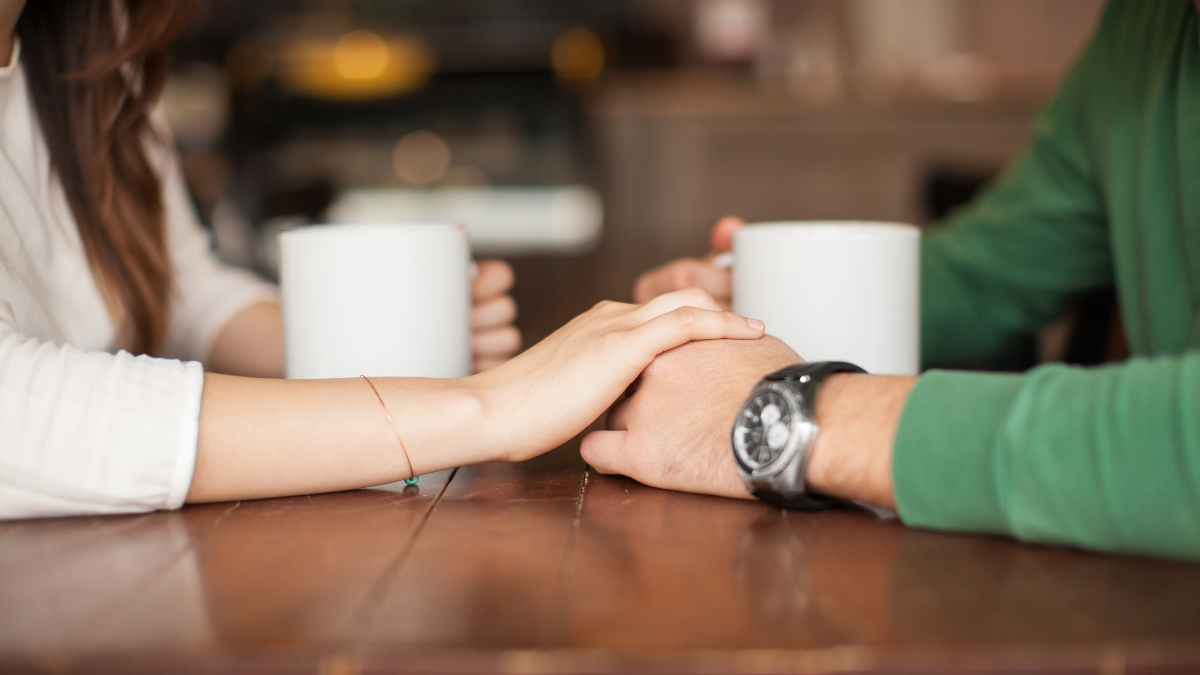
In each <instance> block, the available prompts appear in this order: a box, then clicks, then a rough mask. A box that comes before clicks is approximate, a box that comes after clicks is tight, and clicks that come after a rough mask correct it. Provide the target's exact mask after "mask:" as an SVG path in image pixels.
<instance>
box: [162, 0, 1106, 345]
mask: <svg viewBox="0 0 1200 675" xmlns="http://www.w3.org/2000/svg"><path fill="white" fill-rule="evenodd" d="M1102 8H1103V2H1101V0H1057V1H1055V2H1043V1H1042V0H845V1H840V0H587V1H581V2H571V3H564V2H555V1H552V0H487V1H486V2H484V1H481V0H405V1H403V2H397V1H391V2H388V1H382V0H304V1H303V2H284V1H281V0H258V1H256V2H242V1H239V0H211V1H210V2H205V3H202V4H201V5H200V7H199V10H198V14H197V16H196V17H195V19H194V20H193V22H192V24H191V26H190V28H189V29H188V32H187V33H186V34H185V36H184V38H183V39H181V40H180V41H179V42H178V43H177V45H176V54H175V62H174V64H175V65H174V68H175V72H174V75H173V77H172V78H171V80H170V83H169V85H168V90H167V93H166V96H165V101H166V105H165V107H166V112H167V114H168V116H169V118H170V121H171V125H172V128H173V130H174V133H175V136H176V141H177V143H178V145H179V148H180V151H181V153H182V154H183V161H184V167H185V171H186V174H187V177H188V179H189V183H190V186H191V190H192V194H193V196H194V199H195V201H196V204H197V206H198V208H199V210H200V212H201V214H202V216H203V218H204V219H205V221H206V223H207V224H208V225H210V226H211V228H212V230H213V234H214V238H215V243H216V247H217V249H218V251H219V253H220V254H221V255H222V256H223V257H224V258H225V259H226V260H228V261H230V262H233V263H236V264H239V265H243V266H246V267H249V268H252V269H255V270H257V271H258V272H260V273H262V274H263V275H265V276H267V277H274V276H276V275H277V273H278V251H277V245H276V243H275V241H276V237H277V235H278V233H279V232H281V231H283V230H286V229H289V228H293V227H300V226H303V225H305V224H308V223H317V222H331V221H338V222H341V221H355V222H358V221H381V220H389V219H391V220H395V219H414V218H417V219H419V218H428V219H439V220H445V219H455V220H462V221H465V222H466V223H467V224H468V229H469V231H470V234H471V237H472V242H473V247H474V248H475V250H476V252H477V253H478V254H479V255H499V256H503V257H505V258H507V259H509V260H510V261H511V262H512V263H513V265H514V268H515V269H516V272H517V286H516V290H515V296H516V299H517V301H518V305H519V306H520V307H522V316H521V318H520V319H519V320H518V322H519V325H520V327H521V328H522V329H523V330H524V332H525V335H526V344H532V343H533V342H534V341H536V340H538V339H540V338H541V337H544V336H545V335H546V334H548V333H549V332H550V331H552V330H553V329H554V328H555V327H557V326H558V325H561V323H562V321H564V320H565V319H567V318H569V317H570V316H572V315H573V314H574V313H576V312H578V311H582V310H583V309H586V308H587V307H588V306H590V305H591V304H593V303H594V302H596V301H597V300H599V299H602V298H611V299H618V300H628V299H629V298H630V294H631V288H632V284H633V282H634V280H635V278H636V276H637V274H638V273H639V272H641V271H644V270H645V269H647V268H649V267H651V266H653V265H656V264H660V263H661V262H664V261H666V260H669V259H672V258H675V257H679V256H684V255H699V254H701V253H703V252H704V251H705V250H706V249H707V245H708V232H709V229H710V227H711V226H712V224H713V223H714V222H715V221H716V220H717V219H718V218H719V217H721V216H722V215H725V214H736V215H740V216H742V217H744V218H746V219H748V220H769V219H864V220H887V221H901V222H913V223H918V224H924V223H929V222H932V221H935V220H937V219H938V218H940V217H941V216H943V215H945V214H946V213H947V212H948V211H949V210H951V209H953V208H954V207H955V206H956V205H958V204H960V203H962V202H964V201H965V200H966V199H968V198H969V197H970V196H971V194H972V193H973V192H974V191H975V190H977V189H978V188H979V187H980V186H981V185H982V184H984V183H985V182H986V181H987V180H988V179H989V178H990V177H992V176H993V175H995V174H996V173H997V171H998V170H1000V169H1001V168H1002V167H1003V166H1005V164H1006V163H1007V162H1009V161H1010V160H1011V159H1012V158H1013V157H1014V156H1015V155H1016V154H1017V153H1018V152H1019V151H1020V150H1021V149H1022V147H1023V146H1024V145H1025V144H1026V142H1027V141H1028V139H1029V138H1030V133H1031V126H1032V121H1033V117H1034V115H1035V113H1036V111H1037V110H1038V109H1039V108H1040V106H1042V105H1044V104H1045V103H1046V102H1047V101H1048V100H1049V98H1050V97H1051V96H1052V95H1053V92H1054V91H1055V88H1056V86H1057V84H1058V82H1059V81H1060V79H1061V77H1062V76H1063V74H1064V72H1065V70H1066V69H1067V68H1068V67H1069V66H1070V64H1071V63H1072V61H1073V59H1074V58H1076V56H1077V55H1078V53H1079V52H1080V50H1081V49H1082V48H1083V46H1084V45H1085V44H1086V41H1087V39H1088V37H1089V36H1090V34H1091V32H1092V30H1093V29H1094V27H1095V24H1096V22H1097V20H1098V17H1099V14H1100V12H1101V10H1102ZM565 289H573V290H572V291H570V292H568V291H567V290H565ZM580 289H586V290H585V291H581V290H580ZM556 294H557V295H561V296H563V297H557V295H556ZM551 296H554V297H555V299H556V300H557V302H556V304H557V305H562V306H563V313H562V315H561V316H559V315H557V314H555V315H546V314H539V313H538V311H537V308H538V307H539V306H544V305H546V302H545V300H546V298H548V297H551ZM1093 304H1097V305H1098V306H1099V307H1100V309H1099V310H1096V312H1093V313H1097V312H1098V314H1099V319H1095V318H1093V319H1089V320H1088V321H1091V322H1092V323H1093V324H1096V321H1097V320H1098V321H1099V323H1098V324H1096V325H1101V326H1104V325H1107V324H1106V321H1107V318H1106V317H1107V315H1106V314H1104V312H1105V311H1106V309H1105V308H1106V307H1110V306H1111V302H1109V304H1108V305H1105V304H1104V298H1101V299H1099V300H1098V301H1096V302H1095V303H1093ZM1074 323H1075V324H1078V323H1081V321H1079V320H1076V321H1074ZM1093 332H1095V331H1093ZM1101 332H1103V331H1101ZM1077 333H1078V331H1074V332H1073V331H1072V321H1071V320H1065V321H1064V322H1060V323H1059V324H1056V325H1055V326H1054V327H1052V328H1050V329H1049V330H1047V331H1046V332H1045V333H1044V334H1043V335H1041V336H1038V337H1037V338H1036V339H1035V338H1031V339H1030V341H1029V342H1028V343H1027V344H1023V345H1020V346H1018V347H1015V348H1014V353H1013V354H1012V355H1011V356H1006V357H1005V359H1004V362H1002V363H995V364H988V365H989V366H990V367H996V368H1009V369H1020V368H1024V367H1028V366H1029V365H1030V364H1032V363H1034V362H1036V361H1039V360H1041V361H1044V360H1057V359H1064V358H1072V359H1075V360H1078V361H1080V362H1095V361H1097V360H1100V359H1101V358H1102V356H1103V354H1101V353H1100V351H1102V350H1103V349H1107V348H1108V347H1104V346H1103V345H1101V346H1096V345H1094V344H1082V345H1081V344H1079V340H1078V339H1077ZM1089 359H1091V361H1089Z"/></svg>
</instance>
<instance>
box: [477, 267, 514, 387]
mask: <svg viewBox="0 0 1200 675" xmlns="http://www.w3.org/2000/svg"><path fill="white" fill-rule="evenodd" d="M478 265H479V274H477V275H476V276H475V278H474V279H473V280H472V281H471V369H472V370H473V371H474V372H476V373H479V372H483V371H485V370H487V369H489V368H494V367H496V366H498V365H500V364H501V363H504V362H505V361H507V360H509V359H511V358H512V357H513V355H514V354H516V353H517V352H518V351H519V350H520V349H521V331H519V330H517V327H516V326H514V325H512V323H513V321H514V320H515V319H516V318H517V303H516V302H515V301H514V300H513V299H512V296H511V295H509V294H508V292H509V291H510V290H512V285H513V280H514V276H513V271H512V268H511V267H509V266H508V263H506V262H504V261H503V260H480V261H479V263H478Z"/></svg>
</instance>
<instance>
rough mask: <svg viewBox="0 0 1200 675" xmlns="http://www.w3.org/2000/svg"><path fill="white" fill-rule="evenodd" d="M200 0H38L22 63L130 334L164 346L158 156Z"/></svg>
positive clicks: (24, 21)
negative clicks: (180, 39) (181, 39)
mask: <svg viewBox="0 0 1200 675" xmlns="http://www.w3.org/2000/svg"><path fill="white" fill-rule="evenodd" d="M193 6H194V1H193V0H124V1H121V0H29V2H28V4H27V5H26V6H25V9H24V11H22V13H21V18H20V19H19V20H18V22H17V35H19V36H20V39H21V63H22V65H23V67H24V69H25V76H26V80H27V81H28V86H29V92H30V96H31V98H32V100H33V106H34V108H35V110H36V111H37V118H38V123H39V125H40V126H41V131H42V135H43V136H44V137H45V141H46V145H47V146H48V148H49V150H50V161H51V164H52V167H53V171H54V174H55V176H56V177H57V179H58V181H59V183H60V184H61V185H62V188H63V192H65V193H66V197H67V202H68V203H69V204H70V206H71V212H72V214H73V215H74V216H75V222H76V224H77V226H78V228H79V235H80V238H81V239H82V240H83V246H84V249H85V250H86V251H87V257H88V262H89V264H90V265H91V269H92V274H93V275H94V276H95V277H96V282H97V285H98V286H99V287H100V290H101V292H102V293H103V294H104V297H105V301H106V302H107V303H108V308H109V312H110V313H111V314H112V316H113V321H114V324H115V325H116V327H117V331H118V337H119V339H120V340H122V341H123V342H126V343H127V345H128V346H129V347H130V348H132V349H133V350H134V351H136V352H139V353H153V352H155V351H156V350H157V349H159V347H160V346H161V344H162V339H163V335H164V333H166V329H167V322H168V316H169V309H170V302H171V293H172V284H171V276H172V269H171V259H170V256H169V255H168V252H167V241H166V239H167V234H166V225H165V223H164V218H165V217H164V209H163V199H162V190H161V185H160V181H159V178H158V175H157V174H156V173H155V170H154V167H153V166H152V165H151V162H150V160H149V158H148V157H147V154H146V144H147V143H148V142H151V140H152V137H153V133H152V128H151V125H150V111H151V108H152V107H153V105H154V103H155V102H156V101H157V99H158V96H159V94H160V93H161V92H162V88H163V85H164V83H165V82H166V79H167V72H168V71H167V69H168V54H167V46H168V45H169V44H170V43H171V41H172V40H173V39H174V38H175V37H176V36H177V35H178V34H179V33H180V32H181V31H182V30H183V28H184V26H186V24H187V21H188V18H189V17H190V15H191V10H192V8H193Z"/></svg>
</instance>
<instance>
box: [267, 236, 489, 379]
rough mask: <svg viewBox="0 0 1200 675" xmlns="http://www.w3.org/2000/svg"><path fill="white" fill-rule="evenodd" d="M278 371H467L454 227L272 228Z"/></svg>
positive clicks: (464, 292) (466, 253) (464, 283)
mask: <svg viewBox="0 0 1200 675" xmlns="http://www.w3.org/2000/svg"><path fill="white" fill-rule="evenodd" d="M279 251H280V273H279V277H280V285H281V286H282V292H283V320H284V336H285V344H286V346H287V376H288V377H289V378H293V379H317V378H329V377H358V376H359V375H367V376H379V377H463V376H466V375H470V374H471V287H470V283H471V280H470V274H471V271H470V269H471V268H470V265H471V253H470V248H469V244H468V241H467V233H466V229H465V228H463V227H462V226H459V225H449V224H430V223H400V224H391V225H319V226H314V227H304V228H299V229H295V230H290V231H287V232H284V233H282V234H280V235H279Z"/></svg>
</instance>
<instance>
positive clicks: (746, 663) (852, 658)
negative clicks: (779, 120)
mask: <svg viewBox="0 0 1200 675" xmlns="http://www.w3.org/2000/svg"><path fill="white" fill-rule="evenodd" d="M636 242H637V237H636V233H620V232H617V233H613V236H611V237H610V240H609V243H607V244H606V245H605V247H604V248H602V249H601V250H600V251H597V252H596V253H594V254H592V255H590V256H587V257H585V258H582V259H573V260H566V259H562V260H533V259H530V260H519V261H516V267H517V271H518V277H519V279H520V282H519V285H518V288H517V295H518V301H519V302H520V303H521V306H522V308H523V311H524V312H525V313H524V314H523V319H522V326H523V328H524V329H525V332H526V334H527V335H528V336H530V337H531V338H537V337H540V336H541V335H544V334H545V333H546V332H549V331H550V330H552V329H553V328H554V327H555V326H556V325H559V324H560V323H561V322H562V321H563V320H564V319H565V318H566V317H569V316H570V315H571V314H573V313H575V312H577V311H580V310H582V309H586V307H587V306H588V305H590V304H591V303H593V302H594V301H595V300H598V299H599V298H602V297H606V296H607V297H618V298H621V297H626V296H627V295H628V288H629V283H630V281H631V280H632V276H633V274H634V273H635V272H636V270H638V269H640V268H642V267H644V266H645V265H647V264H649V263H650V262H652V261H650V260H647V258H648V257H649V256H650V255H652V252H640V253H639V251H638V247H637V246H636ZM619 254H620V255H619ZM1198 669H1200V565H1195V564H1186V563H1179V562H1169V561H1158V560H1150V559H1140V558H1132V557H1122V556H1111V555H1097V554H1092V553H1086V552H1080V551H1074V550H1068V549H1057V548H1048V547H1039V546H1026V545H1022V544H1018V543H1015V542H1013V541H1010V540H1006V539H1002V538H996V537H982V536H962V535H952V534H944V533H936V532H928V531H920V530H914V529H908V528H905V527H903V526H902V525H900V524H899V523H898V522H895V521H884V520H879V519H876V518H875V517H873V516H870V515H867V514H863V513H856V512H848V511H838V512H827V513H820V514H801V513H788V512H783V511H780V510H779V509H774V508H771V507H769V506H766V505H764V504H761V503H757V502H741V501H734V500H726V499H718V498H709V497H702V496H697V495H688V494H679V493H671V492H665V491H661V490H655V489H651V488H646V487H643V486H641V485H638V484H636V483H634V482H632V481H630V480H627V479H624V478H619V477H607V476H601V475H597V474H596V473H595V472H594V471H590V470H589V469H588V467H587V466H586V465H585V464H584V463H583V461H582V460H581V459H580V457H579V453H578V439H576V440H575V441H573V442H572V443H569V444H567V445H566V446H564V447H563V448H560V449H558V450H556V451H554V452H552V453H549V454H548V455H545V456H543V457H540V458H537V459H535V460H532V461H529V462H525V463H521V464H512V465H510V464H486V465H481V466H473V467H463V468H460V469H457V470H453V471H444V472H441V473H438V474H432V475H427V476H423V477H422V479H421V482H420V484H419V485H418V486H413V487H407V486H405V485H403V484H402V483H401V484H395V485H387V486H382V487H379V488H374V489H370V490H359V491H353V492H345V493H337V494H326V495H313V496H311V497H296V498H289V499H274V500H263V501H254V502H244V503H238V504H214V505H207V506H200V507H189V508H185V509H183V510H182V511H179V512H173V513H157V514H150V515H144V516H132V517H105V518H78V519H59V520H50V521H40V522H39V521H23V522H9V523H3V524H0V672H56V673H57V672H96V673H101V672H103V673H108V672H111V673H117V672H120V673H127V672H214V671H215V672H236V673H258V672H269V673H293V672H294V673H308V672H316V673H329V674H339V675H342V674H353V673H360V672H362V673H386V672H433V673H438V672H441V673H478V672H506V673H552V672H564V673H608V672H617V671H620V672H649V673H684V672H696V673H746V672H762V673H769V672H897V671H905V672H926V671H957V670H970V671H972V672H1070V673H1088V672H1093V673H1121V672H1147V673H1149V672H1154V673H1167V672H1179V673H1185V672H1195V671H1197V670H1198Z"/></svg>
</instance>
